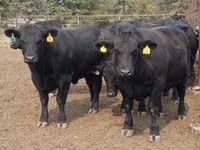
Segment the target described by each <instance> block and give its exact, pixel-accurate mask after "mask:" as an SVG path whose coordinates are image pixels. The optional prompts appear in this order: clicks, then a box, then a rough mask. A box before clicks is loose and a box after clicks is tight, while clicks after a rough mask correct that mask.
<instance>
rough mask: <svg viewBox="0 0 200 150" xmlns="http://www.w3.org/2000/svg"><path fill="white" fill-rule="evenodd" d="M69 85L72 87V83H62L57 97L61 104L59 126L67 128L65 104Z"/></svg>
mask: <svg viewBox="0 0 200 150" xmlns="http://www.w3.org/2000/svg"><path fill="white" fill-rule="evenodd" d="M69 87H70V83H67V84H63V83H62V84H61V85H60V86H59V88H58V94H57V97H56V100H57V104H58V106H59V109H58V120H57V127H58V128H62V129H64V128H67V120H66V116H65V104H66V99H67V95H68V91H69Z"/></svg>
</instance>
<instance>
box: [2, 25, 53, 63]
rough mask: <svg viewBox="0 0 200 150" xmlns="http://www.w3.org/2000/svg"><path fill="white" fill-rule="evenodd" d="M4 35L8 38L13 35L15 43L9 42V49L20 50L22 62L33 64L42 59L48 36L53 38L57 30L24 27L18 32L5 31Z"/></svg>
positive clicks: (42, 27) (38, 26) (35, 26)
mask: <svg viewBox="0 0 200 150" xmlns="http://www.w3.org/2000/svg"><path fill="white" fill-rule="evenodd" d="M5 35H6V36H8V37H10V38H11V37H12V36H13V35H14V37H15V41H12V42H11V48H14V49H17V48H19V49H21V50H22V53H23V56H24V62H25V63H28V64H33V63H37V62H38V61H39V60H40V59H42V56H44V53H45V50H46V46H47V40H46V39H47V37H48V36H49V35H50V36H51V38H53V37H55V36H56V35H57V30H56V29H46V28H45V27H44V26H40V25H26V26H23V27H21V28H20V29H19V30H16V29H7V30H5Z"/></svg>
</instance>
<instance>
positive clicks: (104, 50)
mask: <svg viewBox="0 0 200 150" xmlns="http://www.w3.org/2000/svg"><path fill="white" fill-rule="evenodd" d="M100 51H101V52H102V53H105V52H106V51H107V48H106V47H105V46H104V45H103V46H101V48H100Z"/></svg>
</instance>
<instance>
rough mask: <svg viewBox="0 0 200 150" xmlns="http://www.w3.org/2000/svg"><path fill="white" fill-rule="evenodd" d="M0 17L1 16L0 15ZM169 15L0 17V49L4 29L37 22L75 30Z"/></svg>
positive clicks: (3, 45) (5, 42) (4, 42)
mask: <svg viewBox="0 0 200 150" xmlns="http://www.w3.org/2000/svg"><path fill="white" fill-rule="evenodd" d="M0 16H1V15H0ZM169 16H170V14H145V15H138V14H133V15H77V16H35V15H29V16H25V15H18V16H16V17H13V18H3V17H0V47H6V46H7V45H8V43H9V39H8V38H6V37H5V35H4V33H3V31H4V30H5V29H6V28H11V27H17V28H18V27H20V26H21V25H23V24H30V23H35V22H37V21H45V20H52V19H59V20H60V21H61V23H62V25H63V27H64V28H76V27H80V26H83V25H94V24H97V23H99V22H103V21H106V22H114V21H118V20H134V19H165V18H167V17H169Z"/></svg>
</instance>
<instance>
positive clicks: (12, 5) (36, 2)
mask: <svg viewBox="0 0 200 150" xmlns="http://www.w3.org/2000/svg"><path fill="white" fill-rule="evenodd" d="M187 3H188V0H0V14H1V16H2V17H3V18H4V19H5V20H6V18H7V20H8V18H14V17H16V16H19V15H49V16H59V17H60V18H61V20H62V19H63V20H65V19H66V16H68V15H102V14H104V15H108V14H152V13H172V14H174V13H184V12H185V10H186V9H187ZM31 19H32V18H30V19H29V20H27V22H29V21H30V20H31Z"/></svg>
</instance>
